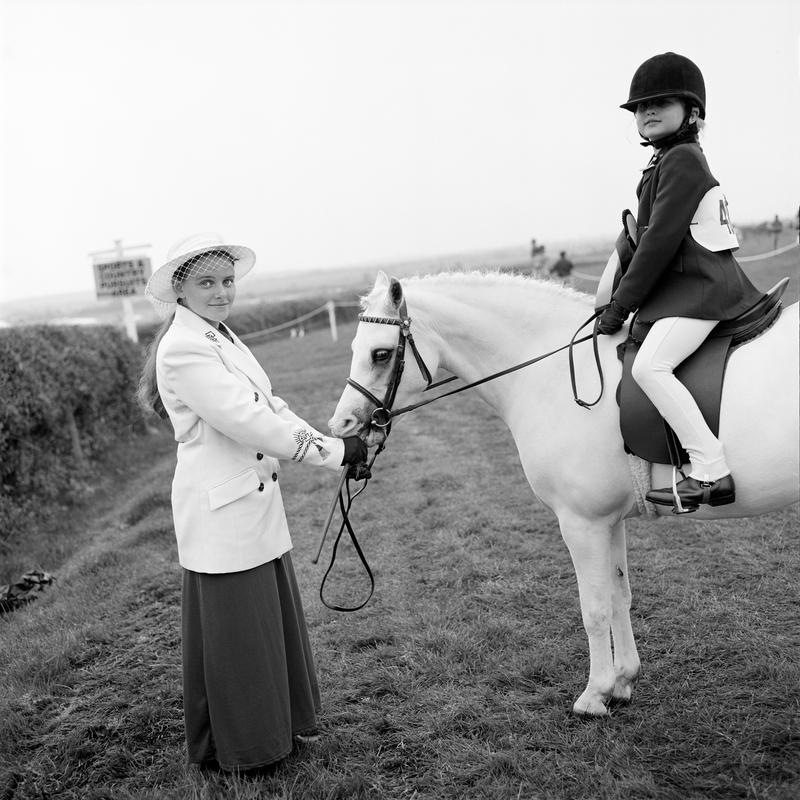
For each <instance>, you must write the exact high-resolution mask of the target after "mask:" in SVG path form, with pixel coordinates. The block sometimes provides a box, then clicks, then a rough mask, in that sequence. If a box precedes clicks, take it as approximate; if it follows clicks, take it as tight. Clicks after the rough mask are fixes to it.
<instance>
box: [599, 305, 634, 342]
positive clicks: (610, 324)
mask: <svg viewBox="0 0 800 800" xmlns="http://www.w3.org/2000/svg"><path fill="white" fill-rule="evenodd" d="M628 314H630V311H628V309H627V308H623V306H621V305H620V304H619V303H618V302H617V301H616V300H612V301H611V302H610V303H609V304H608V305H607V306H605V307H604V308H603V313H602V314H601V315H600V317H599V320H598V323H597V332H598V333H605V334H612V333H616V332H617V331H618V330H619V329H620V328H621V327H622V323H623V322H625V320H626V319H627V317H628Z"/></svg>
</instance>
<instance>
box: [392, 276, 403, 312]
mask: <svg viewBox="0 0 800 800" xmlns="http://www.w3.org/2000/svg"><path fill="white" fill-rule="evenodd" d="M389 302H390V303H391V304H392V305H393V306H394V307H395V308H400V303H402V302H403V287H402V286H401V285H400V281H399V280H397V278H392V279H391V282H390V283H389Z"/></svg>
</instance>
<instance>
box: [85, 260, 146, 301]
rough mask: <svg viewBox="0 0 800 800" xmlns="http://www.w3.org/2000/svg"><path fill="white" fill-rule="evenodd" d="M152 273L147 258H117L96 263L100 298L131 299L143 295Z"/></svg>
mask: <svg viewBox="0 0 800 800" xmlns="http://www.w3.org/2000/svg"><path fill="white" fill-rule="evenodd" d="M151 272H152V269H151V266H150V259H149V257H147V256H139V257H136V258H115V259H114V260H113V261H96V262H95V263H94V282H95V289H96V291H97V296H98V297H130V296H132V295H137V294H143V293H144V287H145V286H146V285H147V280H148V278H149V277H150V273H151Z"/></svg>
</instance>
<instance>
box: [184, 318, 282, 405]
mask: <svg viewBox="0 0 800 800" xmlns="http://www.w3.org/2000/svg"><path fill="white" fill-rule="evenodd" d="M173 324H176V325H180V326H181V327H183V328H188V329H189V330H191V331H192V332H194V333H197V334H199V335H200V336H203V337H204V338H205V339H206V341H208V342H210V343H211V345H212V347H214V348H215V349H217V350H219V351H220V352H221V353H222V354H223V356H224V357H225V359H227V360H228V361H231V362H232V363H233V364H234V365H235V366H236V367H237V368H238V369H239V370H241V371H242V372H244V373H245V375H247V377H248V378H250V380H252V381H253V383H255V384H256V385H257V386H258V387H259V388H261V389H262V390H263V391H265V392H267V391H269V390H270V385H269V379H268V378H267V374H266V372H264V369H263V367H262V366H261V364H259V363H258V361H257V360H256V357H255V356H254V355H253V354H252V353H251V352H250V350H249V348H248V347H247V346H246V345H245V344H244V343H243V342H242V340H241V339H240V338H239V337H238V336H237V335H236V334H235V333H234V332H233V331H232V330H231V329H230V328H228V326H227V325H226V326H225V328H226V330H227V331H228V333H230V334H231V336H232V337H233V341H232V342H231V341H230V340H229V339H228V338H227V337H226V336H225V335H224V334H223V333H220V331H219V329H218V328H217V326H216V325H214V323H212V322H209V321H208V320H207V319H203V317H201V316H200V315H199V314H195V313H194V311H190V310H189V309H188V308H186V306H182V305H180V304H178V307H177V308H176V309H175V320H174V322H173Z"/></svg>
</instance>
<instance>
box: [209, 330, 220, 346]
mask: <svg viewBox="0 0 800 800" xmlns="http://www.w3.org/2000/svg"><path fill="white" fill-rule="evenodd" d="M206 339H211V341H212V342H214V344H219V339H217V336H216V334H215V333H214V331H206Z"/></svg>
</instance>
